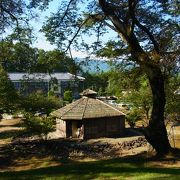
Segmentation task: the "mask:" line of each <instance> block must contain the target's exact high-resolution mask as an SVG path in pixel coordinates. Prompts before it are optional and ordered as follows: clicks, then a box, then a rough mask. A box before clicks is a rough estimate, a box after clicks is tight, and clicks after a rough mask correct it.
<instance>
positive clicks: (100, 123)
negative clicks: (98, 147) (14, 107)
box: [51, 89, 125, 139]
mask: <svg viewBox="0 0 180 180" xmlns="http://www.w3.org/2000/svg"><path fill="white" fill-rule="evenodd" d="M96 94H97V93H96V92H94V91H92V90H89V89H87V90H85V91H84V92H83V93H81V95H82V98H81V99H79V100H77V101H75V102H73V103H71V104H68V105H67V106H65V107H63V108H60V109H58V110H56V111H54V112H52V113H51V115H52V116H54V117H56V131H57V133H59V135H60V137H64V138H69V137H73V138H81V139H90V138H99V137H119V136H121V135H123V133H124V129H125V115H124V114H123V113H122V112H121V111H119V110H118V109H116V108H115V107H113V106H112V105H110V104H107V103H105V102H104V101H101V100H99V99H97V98H96Z"/></svg>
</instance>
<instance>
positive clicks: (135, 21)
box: [129, 0, 159, 53]
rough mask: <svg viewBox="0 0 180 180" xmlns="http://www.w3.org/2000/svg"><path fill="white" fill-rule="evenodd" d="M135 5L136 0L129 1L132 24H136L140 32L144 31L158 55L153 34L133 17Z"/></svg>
mask: <svg viewBox="0 0 180 180" xmlns="http://www.w3.org/2000/svg"><path fill="white" fill-rule="evenodd" d="M136 5H137V2H136V0H129V13H130V15H131V18H132V21H133V24H136V25H137V26H138V27H139V28H140V29H141V30H142V31H144V32H145V33H146V34H147V35H148V36H149V39H150V40H151V42H152V43H153V45H154V49H155V51H156V52H157V53H159V45H158V43H157V41H156V40H155V38H154V36H153V34H152V33H151V32H150V31H149V29H148V28H147V27H145V26H144V25H142V24H141V23H140V22H139V21H138V19H137V18H136V16H135V7H136Z"/></svg>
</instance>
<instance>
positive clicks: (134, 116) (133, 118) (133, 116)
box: [126, 108, 142, 128]
mask: <svg viewBox="0 0 180 180" xmlns="http://www.w3.org/2000/svg"><path fill="white" fill-rule="evenodd" d="M141 118H142V115H141V112H140V110H139V109H136V108H134V109H132V110H130V112H129V113H128V114H127V115H126V120H127V122H128V124H129V125H130V127H131V128H134V126H135V125H136V122H137V121H138V120H140V119H141Z"/></svg>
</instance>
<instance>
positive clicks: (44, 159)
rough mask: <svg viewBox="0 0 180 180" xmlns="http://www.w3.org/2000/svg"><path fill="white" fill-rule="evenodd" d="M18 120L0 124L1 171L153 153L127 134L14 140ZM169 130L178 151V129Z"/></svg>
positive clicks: (131, 132)
mask: <svg viewBox="0 0 180 180" xmlns="http://www.w3.org/2000/svg"><path fill="white" fill-rule="evenodd" d="M20 123H21V121H20V119H12V120H2V121H0V171H20V170H25V169H32V168H40V167H47V166H55V165H60V164H61V163H62V162H69V161H71V160H73V161H94V160H100V159H109V158H119V157H127V156H130V157H132V156H140V157H143V158H144V157H145V158H147V157H148V156H149V154H151V153H152V152H153V150H152V149H151V147H150V146H149V145H148V143H147V142H146V140H145V139H144V137H143V136H142V135H141V134H139V133H135V132H134V130H130V129H129V131H128V133H127V134H128V135H129V137H123V138H101V139H91V140H87V141H82V140H77V139H68V140H64V139H59V138H57V136H56V134H51V137H56V139H50V140H48V141H46V142H44V141H41V140H39V139H37V138H34V139H32V138H31V139H29V138H19V137H18V138H14V137H16V136H17V135H19V133H21V132H22V130H23V128H22V127H21V126H20ZM171 131H172V129H171V128H170V127H168V132H169V137H170V140H171V143H172V146H174V145H175V146H176V147H178V148H180V142H179V138H180V127H175V128H174V129H173V131H172V132H171ZM154 163H156V165H157V166H166V167H168V166H170V167H180V161H179V160H177V159H176V160H174V159H173V160H172V161H171V160H170V161H169V160H168V161H163V163H162V162H157V161H156V162H154Z"/></svg>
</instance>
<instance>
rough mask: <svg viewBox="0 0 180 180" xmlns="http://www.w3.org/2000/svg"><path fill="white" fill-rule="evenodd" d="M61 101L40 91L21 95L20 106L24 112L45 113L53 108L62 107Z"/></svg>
mask: <svg viewBox="0 0 180 180" xmlns="http://www.w3.org/2000/svg"><path fill="white" fill-rule="evenodd" d="M62 105H63V102H62V100H61V99H59V98H57V97H55V96H49V97H47V96H45V95H44V94H42V93H33V94H30V95H28V96H26V97H21V108H22V109H24V110H25V111H26V112H31V113H36V112H38V111H41V112H44V113H46V114H47V115H48V114H49V113H50V112H52V111H53V110H54V109H57V108H60V107H62Z"/></svg>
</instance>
